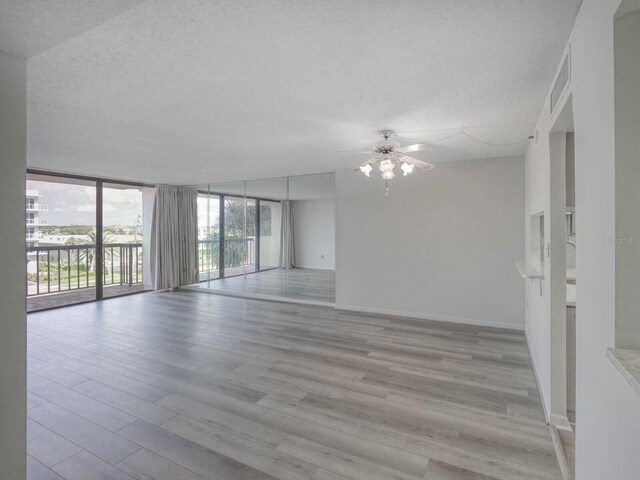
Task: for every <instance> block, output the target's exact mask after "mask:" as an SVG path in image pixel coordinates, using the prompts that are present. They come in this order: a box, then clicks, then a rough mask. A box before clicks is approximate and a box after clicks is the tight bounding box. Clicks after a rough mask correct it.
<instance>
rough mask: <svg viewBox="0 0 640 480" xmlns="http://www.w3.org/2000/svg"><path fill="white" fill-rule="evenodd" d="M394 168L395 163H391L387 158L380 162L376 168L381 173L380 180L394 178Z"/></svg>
mask: <svg viewBox="0 0 640 480" xmlns="http://www.w3.org/2000/svg"><path fill="white" fill-rule="evenodd" d="M395 166H396V165H395V163H393V162H392V161H391V160H390V159H388V158H385V159H384V160H382V161H381V162H380V165H379V166H378V168H379V169H380V171H381V172H382V178H384V179H385V180H391V179H392V178H393V177H395V176H396V174H395V173H393V169H394V168H395Z"/></svg>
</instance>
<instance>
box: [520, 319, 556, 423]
mask: <svg viewBox="0 0 640 480" xmlns="http://www.w3.org/2000/svg"><path fill="white" fill-rule="evenodd" d="M524 339H525V342H526V344H527V351H528V352H529V358H530V359H531V367H532V368H533V376H534V378H535V379H536V386H537V387H538V394H539V395H540V400H541V402H540V403H542V413H543V414H544V421H545V422H547V425H551V419H550V418H549V415H548V414H547V404H546V403H545V402H544V397H543V396H542V391H543V390H542V389H541V388H540V378H539V377H538V370H536V362H534V361H533V355H532V354H531V345H530V344H529V335H528V334H527V329H526V328H525V329H524Z"/></svg>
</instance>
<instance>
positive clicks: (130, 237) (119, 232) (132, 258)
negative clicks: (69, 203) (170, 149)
mask: <svg viewBox="0 0 640 480" xmlns="http://www.w3.org/2000/svg"><path fill="white" fill-rule="evenodd" d="M145 223H147V222H144V216H143V189H142V187H136V186H133V185H126V184H117V183H104V184H103V186H102V252H103V254H102V265H103V268H102V279H103V281H102V286H103V288H102V297H103V298H110V297H116V296H119V295H125V294H128V293H135V292H141V291H142V290H143V289H144V288H143V278H144V268H143V265H144V263H143V240H144V236H145V235H144V234H145V232H144V230H145V228H144V227H145Z"/></svg>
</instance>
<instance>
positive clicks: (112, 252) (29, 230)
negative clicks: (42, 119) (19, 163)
mask: <svg viewBox="0 0 640 480" xmlns="http://www.w3.org/2000/svg"><path fill="white" fill-rule="evenodd" d="M144 190H147V198H146V200H145V199H144V196H145V195H144ZM149 192H152V189H148V188H143V187H142V186H136V185H127V184H121V183H107V182H103V181H102V180H100V179H89V178H80V177H67V176H60V175H53V174H43V173H29V174H28V175H27V184H26V202H25V208H26V217H25V218H26V222H25V223H26V239H25V240H26V247H27V257H26V262H27V278H26V282H27V310H28V311H36V310H42V309H46V308H53V307H60V306H65V305H72V304H76V303H83V302H88V301H92V300H96V299H102V298H109V297H114V296H118V295H124V294H128V293H135V292H140V291H143V290H144V289H145V285H147V288H149V287H150V285H149V284H150V282H149V281H148V279H146V278H145V271H144V267H143V266H144V261H145V255H143V252H144V251H148V248H144V247H143V245H144V239H145V236H148V233H149V232H148V229H149V227H150V225H149V222H148V221H146V222H145V219H150V218H151V217H150V210H151V205H152V198H153V197H152V195H151V196H150V195H148V194H149ZM144 206H146V208H144ZM145 280H146V281H145Z"/></svg>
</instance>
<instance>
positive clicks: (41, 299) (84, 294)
mask: <svg viewBox="0 0 640 480" xmlns="http://www.w3.org/2000/svg"><path fill="white" fill-rule="evenodd" d="M143 290H144V287H143V286H142V284H141V283H136V284H133V285H105V287H104V298H111V297H117V296H120V295H129V294H131V293H140V292H142V291H143ZM95 299H96V289H95V287H89V288H79V289H75V290H63V291H61V292H55V293H47V294H43V295H34V296H31V297H27V312H36V311H38V310H44V309H46V308H55V307H64V306H66V305H74V304H76V303H82V302H91V301H92V300H95Z"/></svg>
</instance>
